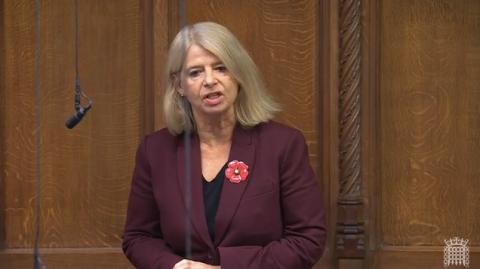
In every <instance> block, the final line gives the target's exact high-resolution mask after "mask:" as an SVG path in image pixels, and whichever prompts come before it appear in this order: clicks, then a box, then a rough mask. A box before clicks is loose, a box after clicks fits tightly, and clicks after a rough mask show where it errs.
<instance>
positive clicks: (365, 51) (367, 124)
mask: <svg viewBox="0 0 480 269" xmlns="http://www.w3.org/2000/svg"><path fill="white" fill-rule="evenodd" d="M363 14H364V18H363V20H362V21H363V25H364V27H363V38H362V45H363V47H362V79H363V81H362V137H363V139H362V152H363V156H368V158H363V159H362V161H363V162H362V176H363V183H364V184H365V186H364V187H363V190H364V191H365V193H364V197H366V199H365V203H366V208H367V209H368V210H367V212H368V213H367V216H366V227H368V230H367V234H368V246H369V247H368V250H367V251H368V254H367V261H366V264H367V265H368V266H367V267H368V268H372V266H373V264H372V262H373V256H374V255H375V253H374V251H376V249H377V246H380V244H381V233H379V232H380V231H381V223H380V220H381V219H380V216H379V215H378V214H380V210H378V208H379V207H380V206H381V199H382V193H381V186H380V181H379V176H380V170H379V169H380V165H379V156H380V155H379V152H378V151H379V144H378V143H379V141H380V140H379V138H380V128H379V126H378V124H379V123H380V113H379V109H380V100H379V98H380V94H379V85H380V69H379V68H380V26H381V21H380V17H381V13H380V2H379V1H378V0H364V2H363Z"/></svg>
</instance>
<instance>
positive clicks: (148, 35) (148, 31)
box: [140, 0, 155, 134]
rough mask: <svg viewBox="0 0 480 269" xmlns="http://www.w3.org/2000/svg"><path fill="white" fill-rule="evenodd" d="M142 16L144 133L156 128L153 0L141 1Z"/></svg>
mask: <svg viewBox="0 0 480 269" xmlns="http://www.w3.org/2000/svg"><path fill="white" fill-rule="evenodd" d="M140 12H141V18H143V21H142V24H141V27H142V28H141V31H140V32H141V33H142V41H141V44H142V45H141V46H140V48H141V50H142V51H141V53H140V55H142V60H143V61H142V69H141V70H142V73H141V74H143V85H142V87H141V88H142V89H143V100H144V121H143V130H144V133H145V134H147V133H151V132H152V131H153V129H154V102H153V100H154V98H153V97H154V95H155V93H154V87H153V70H154V68H153V53H154V52H153V3H152V0H142V1H140Z"/></svg>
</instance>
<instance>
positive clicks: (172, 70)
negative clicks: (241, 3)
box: [163, 22, 280, 135]
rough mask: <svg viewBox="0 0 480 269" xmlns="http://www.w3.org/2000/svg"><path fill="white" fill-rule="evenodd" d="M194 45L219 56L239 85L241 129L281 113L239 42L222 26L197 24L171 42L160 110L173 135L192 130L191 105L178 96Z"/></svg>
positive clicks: (237, 110)
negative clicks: (190, 49) (183, 71)
mask: <svg viewBox="0 0 480 269" xmlns="http://www.w3.org/2000/svg"><path fill="white" fill-rule="evenodd" d="M193 44H195V45H197V46H200V47H202V48H204V49H205V50H208V51H209V52H210V53H212V54H214V55H215V56H216V57H218V58H219V59H220V61H222V63H223V64H224V65H225V67H226V68H227V70H229V72H230V74H231V75H232V76H233V77H234V78H235V80H236V81H237V82H238V85H239V90H238V96H237V99H236V100H235V104H234V107H235V117H236V120H237V121H238V122H239V123H240V124H241V125H242V126H244V127H253V126H255V125H257V124H259V123H261V122H266V121H268V120H271V119H272V118H273V117H274V115H275V113H276V112H278V111H280V108H279V106H278V104H277V103H276V102H274V101H273V99H272V98H271V96H270V95H268V94H267V92H266V89H265V85H264V83H263V81H262V79H261V77H260V74H259V71H258V68H257V66H256V65H255V63H254V62H253V60H252V58H250V56H249V55H248V53H247V51H246V50H245V49H244V48H243V47H242V45H241V44H240V42H239V41H238V39H237V38H236V37H235V36H234V35H233V34H232V33H231V32H230V31H229V30H228V29H227V28H225V27H224V26H222V25H219V24H217V23H213V22H200V23H196V24H193V25H191V26H185V27H184V28H183V29H182V30H181V31H180V32H179V33H178V34H177V36H176V37H175V39H174V40H173V42H172V44H171V46H170V50H169V53H168V61H167V67H166V75H167V78H166V82H167V85H166V88H165V97H164V102H163V109H164V116H165V123H166V125H167V127H168V129H169V131H170V132H171V133H172V134H174V135H178V134H180V133H182V132H184V131H193V130H195V120H194V118H193V114H192V108H191V105H190V103H189V102H188V100H187V99H186V98H185V97H182V96H180V94H179V93H178V88H179V87H180V73H181V71H182V67H183V64H184V61H185V58H186V54H187V51H188V49H189V48H190V46H192V45H193Z"/></svg>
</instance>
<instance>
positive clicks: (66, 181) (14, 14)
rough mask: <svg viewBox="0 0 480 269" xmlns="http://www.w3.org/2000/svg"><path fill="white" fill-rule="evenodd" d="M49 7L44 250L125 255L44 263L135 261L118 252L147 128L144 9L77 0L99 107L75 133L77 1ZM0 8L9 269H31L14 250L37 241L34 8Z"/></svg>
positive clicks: (0, 217) (0, 231)
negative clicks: (70, 122)
mask: <svg viewBox="0 0 480 269" xmlns="http://www.w3.org/2000/svg"><path fill="white" fill-rule="evenodd" d="M40 2H41V8H40V12H41V13H40V14H41V16H40V24H41V55H40V59H41V63H40V67H41V73H40V74H41V99H40V104H41V128H40V134H41V147H40V150H41V152H40V153H41V160H40V168H41V169H40V171H41V182H42V184H41V190H42V194H41V198H42V200H41V202H42V215H41V218H42V221H41V237H40V246H41V247H44V248H54V249H56V248H62V249H63V248H90V247H95V248H100V249H101V248H114V249H117V254H115V255H116V256H117V258H114V257H113V256H115V255H113V256H112V254H108V253H104V254H101V253H100V254H98V255H99V256H98V257H100V256H101V257H103V258H92V259H90V260H91V264H92V266H87V264H89V263H88V262H79V265H78V266H77V267H72V266H73V265H72V266H70V267H69V266H67V264H68V263H69V261H74V260H78V261H80V258H78V257H76V256H75V255H73V254H72V255H71V256H69V254H68V251H67V252H65V253H59V254H55V255H53V256H51V258H50V257H49V258H46V259H45V260H52V261H54V262H52V263H53V264H57V265H53V267H52V268H54V267H55V266H56V267H57V268H87V267H88V268H94V267H97V268H107V266H102V264H103V265H105V264H108V263H107V261H115V262H113V264H117V265H119V264H127V262H126V259H124V258H123V257H122V256H120V254H119V247H120V242H121V238H120V236H121V234H122V230H123V224H124V218H125V210H126V200H127V195H128V191H129V187H130V180H131V173H132V169H133V158H134V153H135V150H136V147H137V145H138V141H139V139H140V137H141V136H142V135H143V133H144V130H145V126H146V123H145V122H144V115H145V110H144V107H145V100H146V99H145V93H144V91H145V88H144V86H145V85H144V81H143V80H144V77H143V75H142V70H143V68H144V66H143V59H142V56H143V53H142V50H143V49H144V47H143V46H144V43H143V34H142V32H143V18H142V10H141V6H140V3H139V1H136V0H121V1H96V0H82V1H78V4H79V38H80V39H79V69H80V76H81V82H82V89H83V90H84V91H85V92H86V93H87V94H88V95H89V96H90V97H91V98H92V99H93V100H94V107H93V108H92V110H91V111H90V112H89V113H88V114H87V116H86V117H85V118H84V119H83V121H82V122H81V123H80V124H79V125H78V126H77V127H75V129H73V130H68V129H66V128H65V127H64V121H65V119H66V118H67V117H69V116H70V115H72V113H73V95H74V79H75V63H74V59H75V50H74V46H75V43H74V41H75V39H74V29H75V27H74V22H75V21H74V19H75V16H74V1H53V0H50V1H40ZM0 3H1V7H0V10H1V11H0V13H1V17H2V20H1V23H2V25H1V29H2V40H1V41H2V43H1V56H0V57H1V58H0V59H1V60H2V62H1V66H2V67H1V91H0V94H1V96H0V98H1V99H0V100H1V101H0V112H1V114H0V122H1V125H0V138H1V140H0V141H1V142H0V143H1V151H0V165H1V166H0V167H1V171H0V173H1V174H0V178H1V181H0V200H1V202H0V206H1V208H0V212H1V213H0V243H1V245H0V247H1V249H0V252H2V253H3V254H1V255H0V268H27V267H28V268H30V267H31V259H30V258H29V259H28V263H23V259H22V258H18V257H19V256H18V255H19V254H14V253H11V252H9V250H11V249H13V248H15V249H22V248H25V251H28V250H30V248H31V247H32V246H33V241H34V227H35V225H34V224H35V214H36V213H35V212H34V205H35V199H34V198H35V190H34V188H35V173H36V172H37V171H36V159H35V153H36V150H37V149H36V145H35V87H34V56H35V54H34V45H35V43H34V41H35V40H34V37H35V34H34V25H35V24H34V18H35V15H34V14H35V13H34V3H35V2H34V1H26V0H22V1H1V2H0ZM3 36H5V38H4V37H3ZM2 249H3V250H2ZM67 250H68V249H67ZM91 254H92V255H94V256H95V255H97V254H95V252H94V251H93V252H92V253H91ZM62 255H65V263H62V262H60V261H61V260H63V259H64V258H62ZM89 255H90V254H89ZM111 256H112V257H111ZM24 257H25V256H24ZM92 257H93V256H92ZM119 257H121V258H119ZM92 260H93V261H92ZM11 262H13V263H11ZM17 262H20V263H17ZM25 264H28V266H27V265H25ZM81 264H83V265H85V266H83V267H82V266H81ZM47 265H48V263H47ZM64 265H65V266H64ZM125 266H126V265H125ZM49 268H50V267H49ZM110 268H124V267H121V266H113V267H110Z"/></svg>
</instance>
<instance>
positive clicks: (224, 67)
mask: <svg viewBox="0 0 480 269" xmlns="http://www.w3.org/2000/svg"><path fill="white" fill-rule="evenodd" d="M215 70H216V71H219V72H221V73H226V72H227V71H228V70H227V67H226V66H225V65H223V64H221V65H217V66H215Z"/></svg>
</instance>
